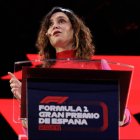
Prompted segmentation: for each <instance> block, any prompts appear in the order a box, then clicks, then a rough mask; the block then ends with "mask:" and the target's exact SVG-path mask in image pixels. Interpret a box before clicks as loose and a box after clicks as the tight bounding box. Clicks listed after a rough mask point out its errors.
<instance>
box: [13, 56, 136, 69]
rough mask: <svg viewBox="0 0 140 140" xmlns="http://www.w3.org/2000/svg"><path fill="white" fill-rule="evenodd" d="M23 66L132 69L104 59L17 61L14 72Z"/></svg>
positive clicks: (128, 65)
mask: <svg viewBox="0 0 140 140" xmlns="http://www.w3.org/2000/svg"><path fill="white" fill-rule="evenodd" d="M23 66H29V67H46V68H72V69H95V70H125V71H127V70H129V71H132V70H133V69H134V66H133V65H130V64H125V63H120V62H113V61H108V60H106V59H94V60H77V59H70V58H67V59H47V60H43V61H41V60H39V59H35V60H30V61H28V60H27V61H17V62H15V63H14V71H19V70H21V69H22V67H23Z"/></svg>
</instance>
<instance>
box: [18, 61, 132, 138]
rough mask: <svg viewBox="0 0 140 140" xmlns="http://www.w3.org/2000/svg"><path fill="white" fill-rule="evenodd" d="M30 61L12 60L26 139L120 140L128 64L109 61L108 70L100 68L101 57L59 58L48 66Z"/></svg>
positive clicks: (128, 81)
mask: <svg viewBox="0 0 140 140" xmlns="http://www.w3.org/2000/svg"><path fill="white" fill-rule="evenodd" d="M29 63H30V64H31V65H23V63H21V62H20V63H16V65H19V64H20V65H22V100H21V116H20V118H27V119H28V134H27V135H28V138H29V140H40V139H41V140H45V139H47V140H58V139H60V140H72V139H80V140H85V139H88V140H92V139H96V140H104V139H107V140H118V139H119V126H118V124H119V123H118V122H119V121H122V120H123V115H124V110H125V107H126V105H127V99H128V95H129V89H130V83H131V77H132V67H130V66H128V65H127V66H126V65H122V64H120V63H119V64H118V63H115V62H108V65H109V67H111V70H110V69H108V70H102V66H101V65H102V63H101V60H94V61H93V60H92V61H87V60H86V61H83V60H82V61H77V60H60V61H59V62H56V66H55V65H54V66H52V67H50V68H42V67H40V65H41V64H42V63H43V62H40V61H34V63H35V65H34V64H33V63H32V62H29ZM29 63H28V64H29ZM36 63H37V64H36ZM24 64H25V63H24ZM26 64H27V63H26ZM58 64H59V65H58ZM59 66H60V67H59ZM114 66H115V67H114ZM120 67H121V69H120ZM122 67H123V68H122ZM124 67H125V68H124Z"/></svg>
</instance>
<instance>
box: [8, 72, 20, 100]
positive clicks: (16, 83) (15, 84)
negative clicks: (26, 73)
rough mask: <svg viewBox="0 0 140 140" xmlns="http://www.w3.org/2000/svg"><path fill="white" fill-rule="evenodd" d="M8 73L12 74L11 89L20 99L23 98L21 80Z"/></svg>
mask: <svg viewBox="0 0 140 140" xmlns="http://www.w3.org/2000/svg"><path fill="white" fill-rule="evenodd" d="M8 74H9V75H10V77H11V78H10V80H9V82H10V87H11V91H12V93H13V95H14V96H15V97H16V98H17V99H18V100H21V85H22V84H21V82H20V81H19V80H18V79H17V78H16V76H15V75H14V74H13V73H11V72H8Z"/></svg>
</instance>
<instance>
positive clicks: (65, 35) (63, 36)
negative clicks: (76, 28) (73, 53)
mask: <svg viewBox="0 0 140 140" xmlns="http://www.w3.org/2000/svg"><path fill="white" fill-rule="evenodd" d="M46 34H47V36H48V38H49V40H50V43H51V45H52V46H53V47H54V48H55V49H56V52H60V51H63V50H71V49H72V45H73V29H72V25H71V22H70V20H69V18H68V17H67V15H66V14H64V13H63V12H57V13H54V14H53V15H52V16H51V18H50V24H49V28H48V31H47V33H46Z"/></svg>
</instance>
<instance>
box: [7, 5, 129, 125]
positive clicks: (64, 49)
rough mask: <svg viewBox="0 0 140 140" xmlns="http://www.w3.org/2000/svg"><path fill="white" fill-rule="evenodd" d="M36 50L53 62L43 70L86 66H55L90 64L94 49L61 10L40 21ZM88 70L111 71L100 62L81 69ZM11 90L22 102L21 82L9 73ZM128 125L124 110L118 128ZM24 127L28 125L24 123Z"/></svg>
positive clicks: (76, 19) (83, 27) (85, 30)
mask: <svg viewBox="0 0 140 140" xmlns="http://www.w3.org/2000/svg"><path fill="white" fill-rule="evenodd" d="M36 46H37V48H38V49H39V55H40V59H41V60H45V59H54V60H56V61H46V62H45V63H43V66H42V67H75V68H78V67H79V66H81V63H82V65H83V64H85V63H83V62H81V63H80V64H79V63H78V64H77V63H76V64H74V63H73V62H72V61H71V63H70V64H69V65H63V64H61V63H60V62H57V60H58V59H67V58H69V59H76V60H92V59H93V58H94V52H95V46H94V44H93V40H92V35H91V32H90V30H89V28H88V27H87V26H86V25H85V24H84V22H83V21H82V20H81V19H80V18H79V17H78V16H77V15H76V14H75V13H74V12H73V11H71V10H69V9H64V8H61V7H54V8H53V9H52V10H51V11H50V12H49V13H48V14H47V15H46V16H45V17H44V19H43V20H42V23H41V27H40V31H39V33H38V38H37V42H36ZM84 67H86V68H91V69H93V68H94V69H107V70H110V67H109V65H108V64H107V62H106V60H101V65H96V64H95V65H84ZM8 74H9V75H10V76H11V79H10V86H11V91H12V93H13V94H14V96H15V97H16V98H17V99H18V100H20V99H21V82H20V81H19V80H18V79H17V78H16V77H15V76H14V75H13V74H12V73H11V72H8ZM129 122H130V113H129V110H127V109H126V111H125V115H124V121H123V122H121V123H120V126H124V125H126V124H128V123H129ZM23 126H24V127H27V123H26V122H25V121H23Z"/></svg>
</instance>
